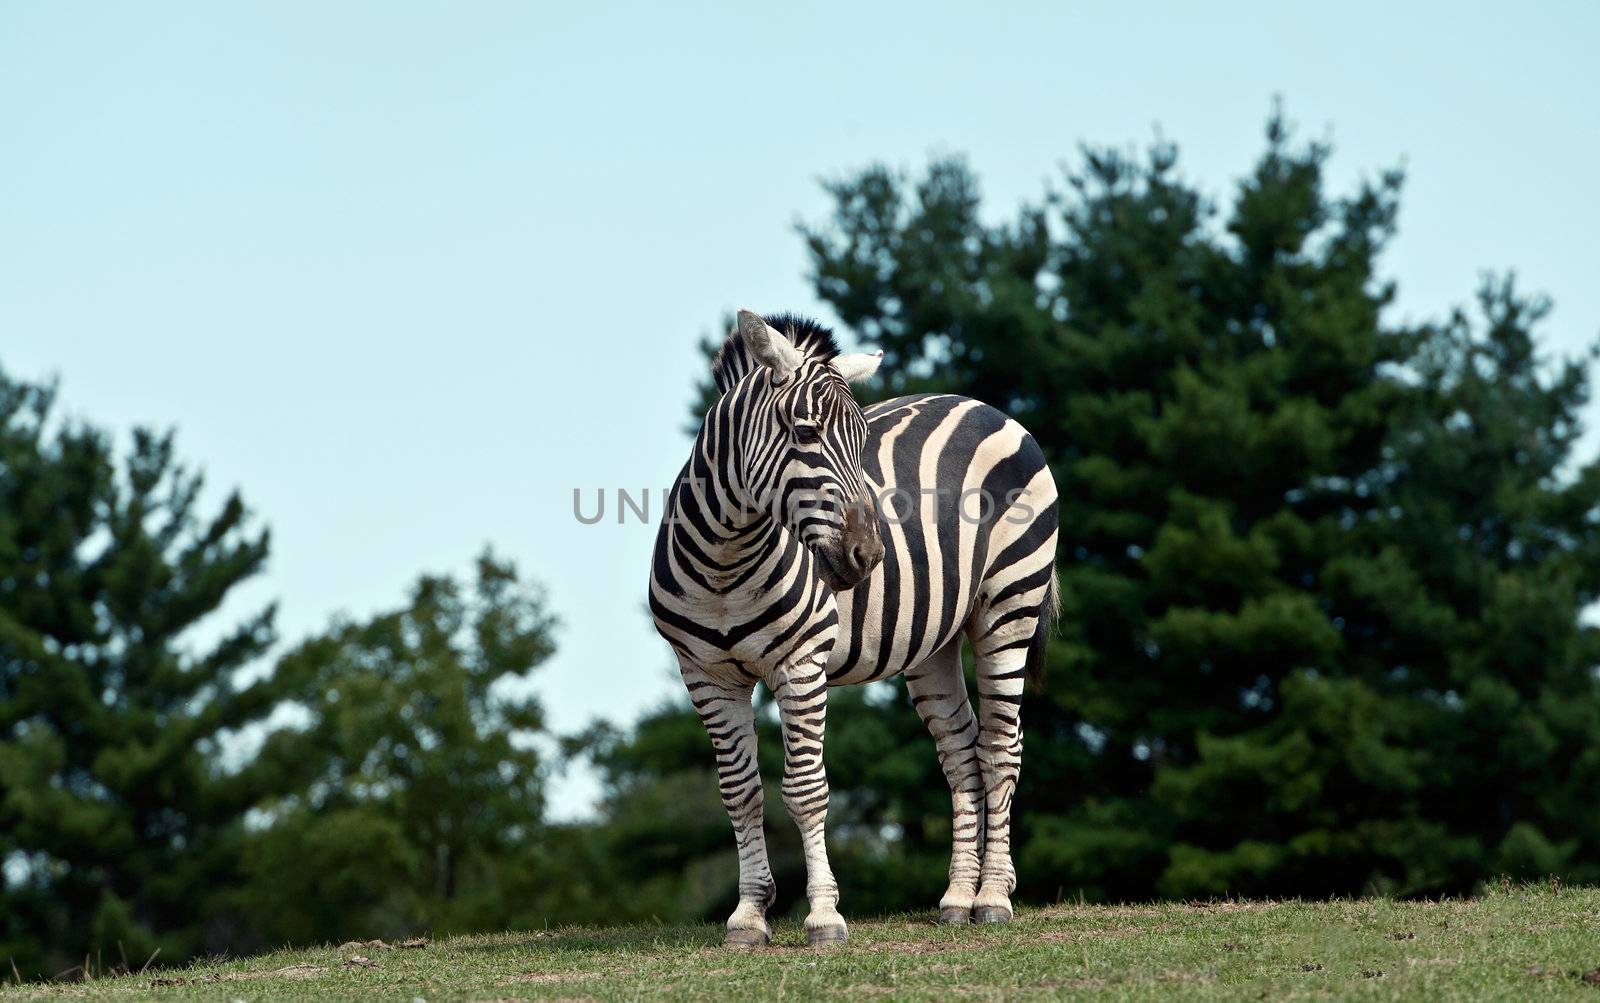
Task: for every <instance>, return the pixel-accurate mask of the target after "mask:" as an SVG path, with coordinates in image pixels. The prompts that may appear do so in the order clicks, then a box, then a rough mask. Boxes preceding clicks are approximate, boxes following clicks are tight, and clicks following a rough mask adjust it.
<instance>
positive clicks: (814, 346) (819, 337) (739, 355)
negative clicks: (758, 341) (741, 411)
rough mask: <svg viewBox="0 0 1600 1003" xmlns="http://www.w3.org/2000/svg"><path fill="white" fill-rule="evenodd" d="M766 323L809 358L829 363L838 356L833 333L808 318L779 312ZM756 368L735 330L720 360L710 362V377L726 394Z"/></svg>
mask: <svg viewBox="0 0 1600 1003" xmlns="http://www.w3.org/2000/svg"><path fill="white" fill-rule="evenodd" d="M765 320H766V322H767V323H768V324H770V325H772V326H773V327H775V328H777V329H778V331H779V332H781V333H782V334H783V336H784V337H785V338H788V339H789V342H790V343H791V344H792V345H794V347H795V350H796V351H798V352H799V353H800V354H801V355H802V356H804V357H805V358H807V359H822V360H824V361H826V360H828V359H831V358H833V357H834V356H835V355H838V354H839V343H838V342H836V341H834V340H833V331H831V330H830V329H828V328H826V327H823V326H822V325H821V324H818V323H817V322H816V321H814V320H812V319H811V318H809V317H796V316H795V315H794V314H792V313H778V314H773V315H772V316H770V317H767V318H765ZM757 365H759V363H758V362H756V360H755V359H752V358H751V357H750V353H749V352H748V351H747V350H746V349H745V347H744V339H743V338H741V337H739V331H738V329H737V328H735V329H734V331H733V333H732V334H729V335H728V337H727V338H726V339H724V340H723V342H722V347H721V348H720V349H718V350H717V357H716V358H715V359H713V360H712V362H711V378H712V379H713V380H715V381H716V384H717V389H718V390H719V391H721V392H722V393H727V392H728V388H729V387H731V386H733V385H734V384H735V383H737V382H739V378H740V377H742V376H744V374H745V373H748V372H749V371H750V370H752V369H754V368H755V367H756V366H757Z"/></svg>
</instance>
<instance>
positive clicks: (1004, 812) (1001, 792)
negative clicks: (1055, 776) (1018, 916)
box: [972, 622, 1032, 923]
mask: <svg viewBox="0 0 1600 1003" xmlns="http://www.w3.org/2000/svg"><path fill="white" fill-rule="evenodd" d="M1029 626H1030V633H1031V626H1032V624H1031V622H1030V624H1029ZM996 643H997V641H996V639H995V638H994V637H993V636H991V637H989V638H985V641H984V642H983V643H981V644H974V645H973V648H974V649H975V650H977V651H978V654H977V662H978V667H977V678H978V696H979V698H980V703H979V709H978V722H979V724H978V732H979V733H978V769H979V771H980V772H981V773H982V774H983V790H984V812H983V814H984V840H983V843H984V845H983V869H982V874H981V878H980V881H979V884H978V895H977V898H976V899H974V900H973V904H972V918H973V919H975V920H977V921H978V922H979V923H1009V922H1010V921H1011V893H1012V892H1014V891H1016V888H1017V872H1016V868H1015V867H1013V866H1012V863H1011V801H1012V797H1013V796H1014V795H1015V794H1016V790H1017V776H1018V774H1020V773H1021V772H1022V684H1023V676H1024V674H1025V672H1026V661H1027V647H1026V643H1025V642H1024V643H1023V644H1022V645H1020V646H1019V645H1016V644H1014V643H1006V642H1005V641H1003V640H1002V641H999V642H998V644H999V647H997V648H995V647H989V645H994V644H996ZM982 648H988V651H989V653H988V654H984V653H983V651H982V650H980V649H982Z"/></svg>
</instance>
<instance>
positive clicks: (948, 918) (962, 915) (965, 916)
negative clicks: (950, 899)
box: [939, 906, 972, 926]
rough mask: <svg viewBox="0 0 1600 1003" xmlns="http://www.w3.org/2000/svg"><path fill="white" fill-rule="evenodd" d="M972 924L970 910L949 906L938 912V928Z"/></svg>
mask: <svg viewBox="0 0 1600 1003" xmlns="http://www.w3.org/2000/svg"><path fill="white" fill-rule="evenodd" d="M970 922H972V910H971V909H961V908H958V907H955V906H951V907H949V908H946V909H940V910H939V925H940V926H966V925H967V924H968V923H970Z"/></svg>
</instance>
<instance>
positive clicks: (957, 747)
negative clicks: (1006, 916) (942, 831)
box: [906, 634, 984, 923]
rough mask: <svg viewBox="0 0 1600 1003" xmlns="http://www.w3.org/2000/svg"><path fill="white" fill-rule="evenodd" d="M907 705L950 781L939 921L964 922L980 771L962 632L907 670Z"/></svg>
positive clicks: (971, 887) (968, 913)
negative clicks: (946, 867)
mask: <svg viewBox="0 0 1600 1003" xmlns="http://www.w3.org/2000/svg"><path fill="white" fill-rule="evenodd" d="M906 690H907V692H909V693H910V694H911V705H912V706H913V707H915V708H916V710H917V714H918V715H920V716H921V717H922V723H923V724H925V725H927V726H928V731H929V732H930V733H932V735H933V741H934V745H935V746H936V747H937V748H938V750H939V766H940V768H942V769H943V770H944V778H945V780H946V781H947V782H948V783H949V784H950V885H949V887H947V888H946V889H945V892H944V897H943V898H941V899H940V900H939V922H941V923H969V922H971V921H972V901H973V899H974V898H976V897H977V894H978V873H979V867H980V865H981V861H982V858H981V857H980V855H979V847H978V840H979V838H980V833H979V827H980V826H982V825H983V799H984V786H983V774H982V772H981V771H980V770H979V768H978V722H977V719H976V718H974V717H973V716H972V703H971V701H969V700H968V699H967V680H966V677H965V675H964V674H963V673H962V671H961V636H960V635H959V634H958V635H956V637H955V638H954V639H952V640H951V641H950V643H949V644H947V645H945V646H944V647H943V648H940V649H939V650H938V651H936V652H934V653H933V654H932V655H930V656H928V658H927V659H926V660H925V661H924V662H923V663H922V664H921V665H918V666H917V667H916V668H914V669H911V670H909V671H908V672H907V673H906Z"/></svg>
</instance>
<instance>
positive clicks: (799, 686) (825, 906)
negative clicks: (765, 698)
mask: <svg viewBox="0 0 1600 1003" xmlns="http://www.w3.org/2000/svg"><path fill="white" fill-rule="evenodd" d="M773 681H774V682H776V683H777V686H776V688H775V689H774V690H773V693H774V695H775V696H776V697H777V698H778V716H779V719H780V721H781V722H782V724H783V803H784V804H785V805H786V806H787V807H788V809H789V816H790V817H791V818H793V819H794V823H795V825H796V826H798V827H799V829H800V845H801V847H802V848H803V849H804V851H805V856H806V898H807V899H808V900H809V901H810V904H811V912H810V914H809V915H807V916H806V941H807V942H808V943H810V944H812V945H813V946H822V945H826V944H839V943H843V942H844V941H845V940H846V939H847V938H848V936H849V934H848V932H847V930H846V929H845V925H844V917H843V916H840V915H839V886H838V885H837V884H836V883H835V882H834V880H833V869H832V868H831V867H829V866H828V844H827V835H826V831H825V830H826V827H827V821H828V774H827V771H826V770H824V769H823V765H822V736H823V731H824V730H825V728H826V725H827V716H828V680H827V677H826V676H825V675H824V674H823V664H822V662H821V661H814V662H803V663H800V664H798V665H792V666H789V667H787V668H784V669H780V670H779V671H778V672H777V673H776V674H775V675H774V677H773Z"/></svg>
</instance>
